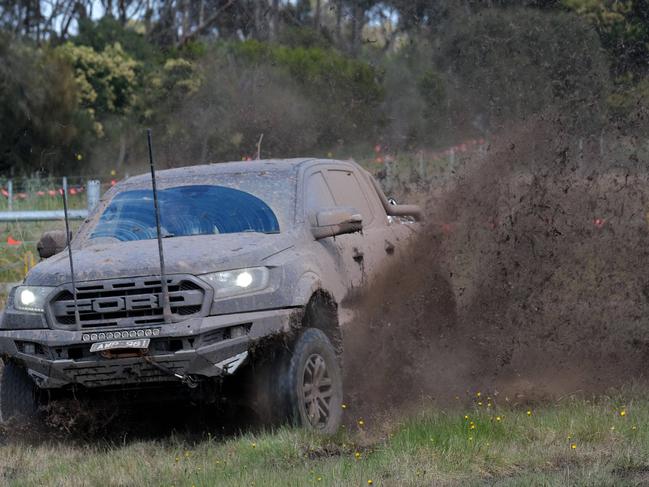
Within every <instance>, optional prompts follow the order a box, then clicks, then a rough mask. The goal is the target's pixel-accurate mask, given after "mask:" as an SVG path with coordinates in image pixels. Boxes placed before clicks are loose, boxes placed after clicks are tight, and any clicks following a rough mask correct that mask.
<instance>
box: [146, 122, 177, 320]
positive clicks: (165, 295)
mask: <svg viewBox="0 0 649 487" xmlns="http://www.w3.org/2000/svg"><path fill="white" fill-rule="evenodd" d="M146 140H147V143H148V144H149V163H150V165H151V186H152V187H153V207H154V208H155V225H156V235H157V237H158V254H159V255H160V283H161V284H162V314H163V316H164V319H165V323H171V306H170V305H169V287H168V286H167V275H166V273H165V258H164V253H163V251H162V235H161V232H160V207H159V206H158V189H157V187H156V181H155V164H154V162H153V145H152V143H151V129H146Z"/></svg>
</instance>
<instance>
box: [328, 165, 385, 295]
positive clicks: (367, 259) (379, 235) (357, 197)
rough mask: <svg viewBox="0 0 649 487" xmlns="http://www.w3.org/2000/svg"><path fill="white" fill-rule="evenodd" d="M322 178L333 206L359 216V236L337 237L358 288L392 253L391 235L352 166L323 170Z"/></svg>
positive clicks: (374, 199)
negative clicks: (357, 276)
mask: <svg viewBox="0 0 649 487" xmlns="http://www.w3.org/2000/svg"><path fill="white" fill-rule="evenodd" d="M326 177H327V182H328V184H329V188H330V189H331V192H332V194H333V198H334V201H335V202H336V205H337V206H350V207H353V208H356V209H357V210H358V211H359V212H360V213H361V215H362V216H363V232H362V233H354V234H349V235H341V236H339V237H337V238H341V237H346V240H345V249H344V250H343V252H345V255H346V258H347V261H348V262H349V265H352V266H355V267H356V270H357V271H359V272H360V281H358V280H357V281H356V282H355V285H362V284H364V283H365V282H367V281H368V279H369V278H371V277H372V276H373V275H374V274H375V273H376V272H377V271H378V270H379V269H380V268H381V266H382V265H383V264H384V263H385V262H386V260H387V259H389V258H390V257H391V255H392V254H393V250H394V233H393V232H392V230H391V228H390V227H389V226H388V219H387V215H386V213H385V210H384V209H383V206H382V205H381V203H380V200H379V198H378V196H377V195H376V194H375V193H374V192H373V191H374V189H373V188H370V187H369V184H368V182H367V181H366V180H365V179H364V178H363V177H362V175H361V174H359V173H358V172H357V171H356V170H354V169H353V168H352V167H349V168H346V167H345V166H342V165H337V166H329V167H327V168H326Z"/></svg>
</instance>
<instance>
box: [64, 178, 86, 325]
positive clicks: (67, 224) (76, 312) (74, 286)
mask: <svg viewBox="0 0 649 487" xmlns="http://www.w3.org/2000/svg"><path fill="white" fill-rule="evenodd" d="M67 189H68V185H67V181H66V179H65V178H63V189H62V192H61V194H62V195H63V217H64V219H65V242H66V244H67V246H68V260H69V261H70V280H71V281H72V298H73V299H74V322H75V324H76V325H77V330H81V318H80V317H79V306H77V283H76V280H75V279H74V261H73V260H72V245H70V219H69V218H68V191H67Z"/></svg>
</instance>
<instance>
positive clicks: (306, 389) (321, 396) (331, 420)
mask: <svg viewBox="0 0 649 487" xmlns="http://www.w3.org/2000/svg"><path fill="white" fill-rule="evenodd" d="M286 374H287V377H286V379H288V380H287V383H288V390H287V392H288V403H289V407H290V412H291V416H292V418H293V420H294V422H296V423H298V424H299V425H301V426H305V427H309V428H311V429H314V430H316V431H318V432H321V433H323V434H334V433H335V432H336V431H338V428H339V427H340V423H341V421H342V398H343V383H342V373H341V370H340V364H339V362H338V358H337V357H336V352H335V350H334V347H333V346H332V344H331V342H330V341H329V338H327V335H325V334H324V333H323V332H322V331H321V330H318V329H316V328H307V329H306V330H305V331H304V332H303V333H302V335H301V336H300V337H299V338H298V339H297V341H296V342H295V345H294V347H293V353H292V354H291V357H290V362H289V366H288V370H287V371H286Z"/></svg>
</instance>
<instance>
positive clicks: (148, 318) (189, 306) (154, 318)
mask: <svg viewBox="0 0 649 487" xmlns="http://www.w3.org/2000/svg"><path fill="white" fill-rule="evenodd" d="M167 286H168V288H169V301H170V303H169V304H170V306H171V312H172V314H174V315H176V316H181V317H183V318H189V317H191V316H193V315H197V314H200V313H201V311H202V309H203V306H204V304H205V289H204V288H203V287H201V286H200V285H199V284H198V283H197V282H195V280H193V279H191V278H189V277H185V276H170V277H168V278H167ZM162 301H163V300H162V285H161V281H160V279H159V278H158V279H156V278H151V277H141V278H133V279H111V280H107V281H92V282H81V283H78V284H77V306H78V308H79V318H80V319H81V327H82V328H84V329H86V328H106V327H123V326H135V325H152V324H160V323H164V317H163V313H162ZM49 309H50V313H51V316H52V318H53V321H54V323H56V324H57V325H62V326H64V327H66V328H69V327H70V326H72V325H74V324H75V317H74V297H73V295H72V291H71V289H70V288H68V289H63V290H61V291H60V292H59V293H57V294H56V295H55V296H54V297H53V298H52V300H51V301H50V306H49Z"/></svg>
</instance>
